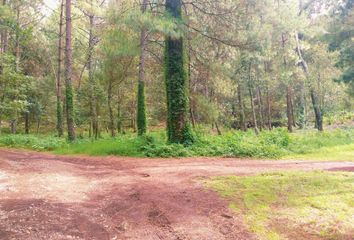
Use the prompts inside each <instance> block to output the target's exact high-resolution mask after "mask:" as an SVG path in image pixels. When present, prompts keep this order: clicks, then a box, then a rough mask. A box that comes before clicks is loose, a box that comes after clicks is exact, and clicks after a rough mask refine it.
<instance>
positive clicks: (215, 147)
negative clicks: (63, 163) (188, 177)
mask: <svg viewBox="0 0 354 240" xmlns="http://www.w3.org/2000/svg"><path fill="white" fill-rule="evenodd" d="M1 138H2V139H3V140H0V142H1V145H2V146H10V147H25V148H29V149H36V150H37V149H43V150H55V152H57V153H61V154H88V155H93V156H101V155H103V156H106V155H117V156H132V157H193V156H223V157H253V158H268V159H279V158H291V159H309V160H311V158H312V159H318V160H321V159H322V160H340V159H339V158H340V156H342V157H343V159H342V160H353V158H352V156H353V155H352V153H353V145H354V129H346V130H335V131H333V132H325V133H318V132H298V133H295V134H289V133H288V132H287V131H286V129H275V130H274V131H271V132H269V131H263V132H261V133H260V134H259V135H256V134H255V133H254V131H248V132H241V131H230V132H227V133H225V134H224V135H222V136H218V135H210V134H209V133H205V131H204V130H200V129H199V130H198V132H197V137H196V138H195V142H194V143H193V144H191V145H187V146H186V145H182V144H168V143H166V140H167V138H166V134H165V132H164V131H162V130H160V131H154V132H150V133H149V134H146V135H143V136H140V137H137V136H136V135H135V134H132V133H131V134H126V135H120V136H118V137H116V138H103V139H99V140H93V139H79V140H77V141H75V142H73V143H70V144H62V143H65V141H64V140H60V141H59V138H52V137H48V138H45V137H43V136H37V137H36V136H32V135H31V136H29V137H28V138H26V136H22V135H15V136H13V137H12V136H8V135H3V136H1ZM27 139H30V140H27ZM17 140H18V141H19V142H16V141H17ZM46 141H48V146H51V147H46ZM56 141H59V142H60V144H52V142H54V143H56ZM23 142H28V144H24V143H23ZM33 142H35V144H32V143H33ZM36 142H39V144H36ZM37 145H38V146H39V147H37ZM41 146H44V147H41ZM322 152H323V153H324V154H322V155H318V154H319V153H322ZM327 155H328V156H332V155H333V156H332V157H330V158H327V157H328V156H327Z"/></svg>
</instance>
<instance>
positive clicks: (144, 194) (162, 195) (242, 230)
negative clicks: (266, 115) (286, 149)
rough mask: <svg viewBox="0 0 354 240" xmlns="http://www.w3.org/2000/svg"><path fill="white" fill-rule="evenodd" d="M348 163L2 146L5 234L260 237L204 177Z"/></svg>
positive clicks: (36, 239) (35, 239)
mask: <svg viewBox="0 0 354 240" xmlns="http://www.w3.org/2000/svg"><path fill="white" fill-rule="evenodd" d="M289 169H303V170H313V169H322V170H346V171H354V163H348V162H334V163H331V162H308V161H307V162H289V161H277V162H275V161H249V160H237V159H217V158H207V159H205V158H193V159H168V160H166V159H134V158H117V157H95V158H94V157H67V156H55V155H51V154H47V153H36V152H28V151H19V150H8V149H0V239H1V240H6V239H16V240H22V239H23V240H41V239H46V240H49V239H85V240H91V239H99V240H105V239H112V240H114V239H139V240H140V239H141V240H150V239H151V240H154V239H168V240H169V239H181V240H182V239H183V240H184V239H188V240H189V239H197V240H201V239H208V240H213V239H232V240H237V239H255V237H254V236H253V235H252V234H251V233H250V232H249V231H248V230H247V228H246V227H245V226H244V224H243V222H242V219H239V218H238V217H237V216H235V215H233V214H232V213H231V212H230V211H229V210H228V208H227V202H225V201H223V200H221V199H220V198H218V197H217V196H216V194H215V193H213V192H211V191H208V190H205V189H204V188H203V186H202V179H203V178H206V177H210V176H216V175H230V174H238V175H244V174H255V173H259V172H264V171H272V170H289Z"/></svg>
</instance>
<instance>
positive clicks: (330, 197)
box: [206, 171, 354, 239]
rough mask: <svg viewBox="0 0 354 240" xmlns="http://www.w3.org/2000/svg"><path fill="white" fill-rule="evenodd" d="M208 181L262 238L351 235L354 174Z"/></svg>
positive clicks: (274, 175)
mask: <svg viewBox="0 0 354 240" xmlns="http://www.w3.org/2000/svg"><path fill="white" fill-rule="evenodd" d="M206 186H207V187H209V188H212V189H213V190H216V191H217V192H218V194H219V195H220V196H221V197H223V198H227V199H229V201H230V208H231V209H233V210H235V212H236V213H239V214H241V215H242V216H243V217H244V219H245V221H246V223H247V224H248V226H249V227H250V229H251V231H253V232H254V233H256V234H257V235H258V236H259V238H260V239H286V238H288V239H293V238H294V236H295V237H299V236H304V238H303V239H306V238H307V237H308V236H317V237H319V238H322V239H345V238H346V237H349V236H350V234H351V233H352V232H350V231H352V230H353V227H354V219H353V215H354V202H353V199H354V191H353V189H354V174H353V173H333V172H319V171H315V172H299V171H297V172H287V173H267V174H261V175H257V176H246V177H239V176H230V177H216V178H213V179H211V180H209V181H207V182H206ZM306 236H307V237H306ZM348 239H349V238H348Z"/></svg>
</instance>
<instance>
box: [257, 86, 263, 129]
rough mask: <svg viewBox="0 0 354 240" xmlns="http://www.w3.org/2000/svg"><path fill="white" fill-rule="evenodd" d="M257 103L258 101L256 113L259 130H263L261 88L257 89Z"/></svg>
mask: <svg viewBox="0 0 354 240" xmlns="http://www.w3.org/2000/svg"><path fill="white" fill-rule="evenodd" d="M257 101H258V112H259V121H260V130H262V129H263V128H264V116H263V100H262V92H261V88H260V87H257Z"/></svg>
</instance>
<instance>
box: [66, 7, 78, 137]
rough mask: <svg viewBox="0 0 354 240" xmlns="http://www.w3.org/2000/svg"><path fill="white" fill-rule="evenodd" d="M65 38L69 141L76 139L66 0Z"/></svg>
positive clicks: (68, 18) (69, 19) (68, 8)
mask: <svg viewBox="0 0 354 240" xmlns="http://www.w3.org/2000/svg"><path fill="white" fill-rule="evenodd" d="M65 9H66V11H65V14H66V37H65V95H66V119H67V127H68V138H69V140H70V141H74V140H75V139H76V135H75V123H74V96H73V95H74V94H73V87H72V42H71V41H72V39H71V31H72V22H71V0H66V5H65Z"/></svg>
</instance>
